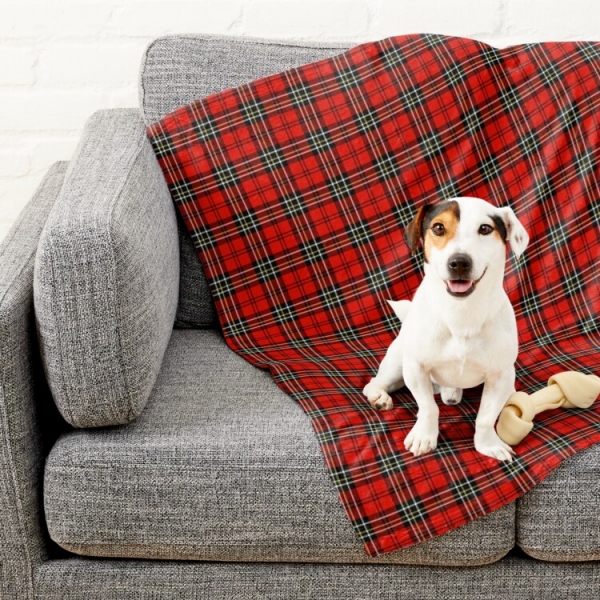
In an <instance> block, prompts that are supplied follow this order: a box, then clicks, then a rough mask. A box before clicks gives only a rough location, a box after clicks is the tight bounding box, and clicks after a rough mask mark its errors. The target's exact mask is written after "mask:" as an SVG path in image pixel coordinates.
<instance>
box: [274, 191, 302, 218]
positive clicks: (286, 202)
mask: <svg viewBox="0 0 600 600" xmlns="http://www.w3.org/2000/svg"><path fill="white" fill-rule="evenodd" d="M279 203H280V205H281V208H282V210H283V212H284V213H285V215H286V216H287V217H290V218H293V217H297V216H299V215H301V214H303V213H305V212H306V211H307V210H308V207H307V205H306V202H305V201H304V197H303V195H302V194H301V193H300V192H296V191H294V192H290V193H289V194H286V195H285V196H282V197H281V198H280V200H279Z"/></svg>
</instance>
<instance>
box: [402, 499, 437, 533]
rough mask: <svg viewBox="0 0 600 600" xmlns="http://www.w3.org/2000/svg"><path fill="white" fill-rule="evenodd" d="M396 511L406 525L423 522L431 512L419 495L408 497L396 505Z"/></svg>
mask: <svg viewBox="0 0 600 600" xmlns="http://www.w3.org/2000/svg"><path fill="white" fill-rule="evenodd" d="M396 511H397V513H398V516H399V517H400V519H401V521H402V523H403V524H404V525H405V526H406V527H413V526H415V525H417V524H418V523H422V522H423V521H425V520H426V519H427V517H428V513H429V511H428V510H427V506H425V503H424V502H423V500H422V499H421V498H419V497H418V496H413V497H411V498H407V499H406V501H405V502H403V503H402V504H400V505H398V506H396Z"/></svg>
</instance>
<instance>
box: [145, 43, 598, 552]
mask: <svg viewBox="0 0 600 600" xmlns="http://www.w3.org/2000/svg"><path fill="white" fill-rule="evenodd" d="M599 59H600V45H598V44H595V43H584V42H578V43H544V44H532V45H526V46H519V47H514V48H506V49H503V50H497V49H494V48H491V47H489V46H486V45H485V44H482V43H480V42H476V41H473V40H467V39H461V38H452V37H443V36H435V35H414V36H406V37H398V38H391V39H387V40H383V41H381V42H377V43H368V44H363V45H361V46H357V47H355V48H353V49H351V50H349V51H348V52H345V53H343V54H340V55H339V56H337V57H334V58H331V59H326V60H322V61H319V62H317V63H313V64H309V65H305V66H303V67H300V68H297V69H293V70H290V71H287V72H284V73H281V74H277V75H273V76H270V77H266V78H264V79H261V80H258V81H255V82H252V83H249V84H247V85H244V86H241V87H239V88H236V89H232V90H226V91H223V92H220V93H218V94H215V95H213V96H210V97H208V98H205V99H201V100H198V101H196V102H193V103H191V104H189V105H187V106H184V107H181V108H180V109H178V110H176V111H175V112H173V113H172V114H170V115H168V116H166V117H165V118H164V119H162V120H161V121H160V122H158V123H156V124H154V125H152V126H150V127H149V128H148V134H149V137H150V138H151V140H152V142H153V145H154V148H155V150H156V154H157V157H158V160H159V162H160V165H161V167H162V169H163V171H164V173H165V177H166V180H167V183H168V185H169V187H170V190H171V192H172V194H173V198H174V200H175V202H176V203H177V206H178V208H179V210H180V212H181V214H182V216H183V218H184V220H185V222H186V225H187V227H188V229H189V231H190V232H191V234H192V237H193V239H194V241H195V243H196V247H197V249H198V254H199V257H200V260H201V262H202V264H203V266H204V269H205V272H206V274H207V277H208V279H209V283H210V285H211V287H212V291H213V294H214V297H215V302H216V305H217V310H218V312H219V316H220V320H221V324H222V327H223V331H224V335H225V337H226V339H227V342H228V344H229V346H230V347H231V348H233V349H234V350H235V351H236V352H238V353H239V354H241V355H242V356H244V357H245V358H246V359H247V360H249V361H250V362H251V363H252V364H254V365H257V366H259V367H262V368H268V369H270V371H271V373H272V375H273V377H274V379H275V381H276V382H277V384H278V385H279V386H280V387H281V388H282V389H284V390H285V391H286V392H288V393H289V394H290V395H291V396H292V397H293V398H294V399H295V400H297V401H298V402H299V403H300V404H301V406H302V407H303V409H304V410H305V411H306V413H307V414H308V415H309V416H310V418H311V420H312V423H313V427H314V430H315V432H316V435H317V437H318V440H319V443H320V445H321V448H322V451H323V455H324V458H325V461H326V464H327V466H328V468H329V471H330V473H331V477H332V480H333V482H334V484H335V486H336V488H337V490H338V493H339V495H340V498H341V501H342V503H343V505H344V507H345V510H346V512H347V514H348V516H349V518H350V520H351V521H352V523H353V525H354V527H355V529H356V532H357V534H358V536H359V537H360V539H361V540H362V542H363V543H364V545H365V549H366V551H367V552H368V553H369V554H370V555H377V554H379V553H382V552H387V551H391V550H395V549H397V548H401V547H404V546H408V545H411V544H415V543H417V542H420V541H423V540H426V539H428V538H431V537H432V536H434V535H439V534H442V533H444V532H446V531H449V530H451V529H453V528H455V527H458V526H460V525H462V524H464V523H466V522H468V521H470V520H472V519H475V518H477V517H480V516H482V515H484V514H486V513H488V512H490V511H493V510H496V509H498V508H500V507H501V506H503V505H505V504H507V503H509V502H511V501H513V500H514V499H515V498H517V497H518V496H520V495H522V494H523V493H525V492H526V491H527V490H529V489H531V487H532V486H533V485H535V484H536V483H537V482H539V481H540V480H542V479H543V478H544V477H546V476H547V475H548V474H549V473H550V472H551V471H552V470H553V469H554V468H556V467H557V466H558V465H559V464H560V462H561V461H562V460H564V459H565V458H567V457H568V456H570V455H572V454H573V453H574V452H576V451H577V450H580V449H583V448H585V447H588V446H590V445H591V444H593V443H596V442H598V441H600V406H594V407H592V409H589V410H587V411H581V410H572V411H561V412H560V414H559V411H554V412H552V413H546V414H543V415H541V416H540V418H539V419H538V420H537V421H536V424H535V427H534V430H533V432H532V433H531V434H530V435H529V436H528V437H527V438H526V439H525V440H524V441H523V442H522V443H521V444H520V445H519V446H518V447H517V448H516V450H517V457H516V459H515V460H514V462H513V463H511V464H504V463H498V462H497V461H495V460H493V459H489V458H486V457H484V456H482V455H480V454H478V453H477V452H476V451H475V449H474V447H473V433H474V420H475V415H476V411H477V406H478V403H477V401H478V397H479V395H480V393H481V390H480V389H475V390H470V391H467V393H466V394H465V399H464V400H463V402H462V403H461V404H460V405H458V406H445V405H441V406H440V438H439V442H438V447H437V449H436V450H435V451H434V452H433V453H431V454H429V455H427V456H424V457H419V458H415V457H413V456H412V455H411V454H410V453H408V452H406V451H405V450H404V449H403V441H404V437H405V436H406V434H407V433H408V431H409V430H410V428H411V427H412V425H413V423H414V420H415V416H416V405H415V403H414V401H413V400H412V398H411V396H410V394H409V393H408V392H407V391H406V390H402V391H401V392H399V393H396V394H395V406H394V409H393V410H391V411H388V412H383V413H381V412H377V411H375V410H373V409H372V408H370V407H369V406H368V404H367V403H366V401H365V399H364V398H363V396H362V394H361V390H362V388H363V386H364V385H365V383H366V382H367V381H368V380H369V378H370V377H371V376H372V375H373V374H374V373H375V371H376V369H377V366H378V364H379V361H380V360H381V358H382V357H383V355H384V353H385V350H386V348H387V346H388V345H389V344H390V342H391V341H392V339H393V337H394V335H395V334H396V331H397V328H398V326H399V324H398V322H397V321H396V320H395V317H394V316H393V315H392V314H391V310H390V309H389V307H388V306H387V304H386V302H385V299H387V298H393V299H401V298H411V297H412V294H413V293H414V291H415V289H416V288H417V286H418V284H419V282H420V269H421V265H420V259H419V258H414V257H410V256H409V252H408V249H407V248H406V247H405V245H404V243H403V240H402V227H403V226H405V225H406V224H407V223H408V222H409V220H410V218H411V217H412V215H413V214H414V213H415V212H416V210H417V208H418V207H419V206H420V205H421V204H422V203H425V202H428V203H431V202H437V201H440V200H443V199H444V198H447V197H448V196H452V195H463V196H477V197H482V198H485V199H487V200H489V201H491V202H493V203H495V204H497V205H510V206H512V208H513V209H514V210H515V212H516V213H517V215H518V216H519V218H520V219H521V221H522V222H523V223H524V225H525V227H526V228H527V230H528V232H529V234H530V236H531V244H530V247H529V248H528V250H527V251H526V253H525V255H524V256H523V257H521V259H519V260H516V259H515V258H514V257H513V256H512V255H511V257H510V258H509V262H508V265H507V275H506V278H505V288H506V290H507V292H508V293H509V297H510V299H511V301H512V303H513V306H514V307H515V312H516V315H517V321H518V328H519V341H520V355H519V359H518V363H517V377H518V380H517V387H518V388H519V389H524V390H527V391H533V390H535V389H536V388H539V387H540V386H541V385H542V384H543V383H544V382H545V380H546V379H547V378H548V377H549V376H550V375H552V374H554V373H555V372H558V371H561V370H582V371H584V372H594V371H596V372H598V371H599V370H600V369H599V366H600V353H599V351H598V345H599V344H598V341H599V333H598V320H597V314H598V311H599V310H600V281H599V278H598V275H597V273H598V256H599V250H598V226H599V213H600V211H599V208H598V197H599V196H600V185H599V180H598V175H599V172H598V165H599V164H600V144H599V143H598V133H597V132H598V131H600V122H599V121H600V119H599V115H600V62H599Z"/></svg>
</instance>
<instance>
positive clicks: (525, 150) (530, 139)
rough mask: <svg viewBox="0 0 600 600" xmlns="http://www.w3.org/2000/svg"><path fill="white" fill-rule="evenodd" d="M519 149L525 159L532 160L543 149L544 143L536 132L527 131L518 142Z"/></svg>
mask: <svg viewBox="0 0 600 600" xmlns="http://www.w3.org/2000/svg"><path fill="white" fill-rule="evenodd" d="M517 143H518V144H519V148H520V149H521V153H522V155H523V157H525V158H531V157H532V156H533V155H535V154H537V153H538V152H539V151H540V150H541V149H542V141H541V139H540V136H539V134H538V133H537V132H536V131H533V130H532V131H526V132H525V133H524V134H523V135H522V136H521V137H520V138H519V139H518V140H517Z"/></svg>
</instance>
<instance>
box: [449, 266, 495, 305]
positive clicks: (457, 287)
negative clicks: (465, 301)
mask: <svg viewBox="0 0 600 600" xmlns="http://www.w3.org/2000/svg"><path fill="white" fill-rule="evenodd" d="M486 271H487V267H486V268H485V269H484V271H483V273H482V274H481V277H480V278H479V279H476V280H473V279H448V280H447V281H446V291H447V292H448V293H449V294H450V295H451V296H454V297H455V298H466V297H467V296H470V295H471V294H472V293H473V292H474V291H475V287H476V286H477V284H478V283H479V282H480V281H481V280H482V279H483V276H484V275H485V272H486Z"/></svg>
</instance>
